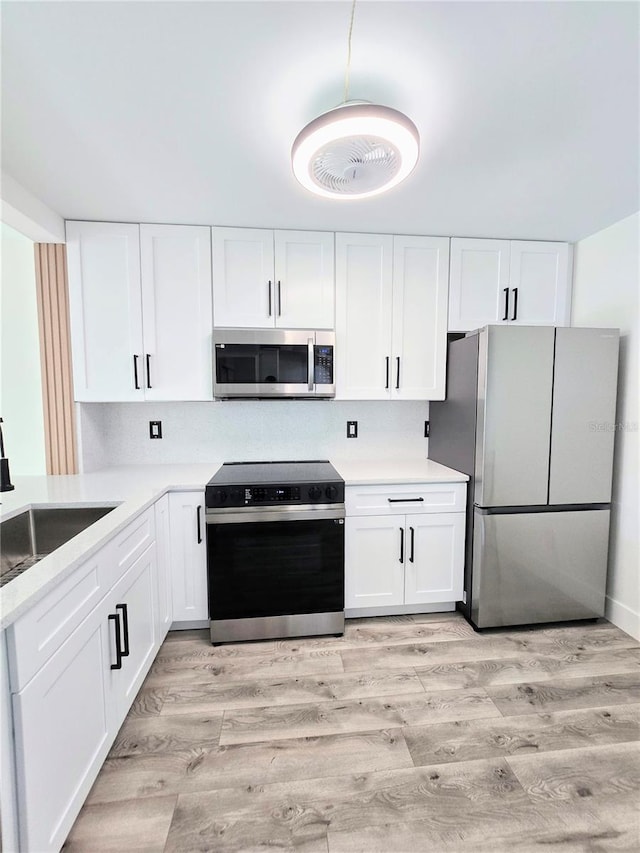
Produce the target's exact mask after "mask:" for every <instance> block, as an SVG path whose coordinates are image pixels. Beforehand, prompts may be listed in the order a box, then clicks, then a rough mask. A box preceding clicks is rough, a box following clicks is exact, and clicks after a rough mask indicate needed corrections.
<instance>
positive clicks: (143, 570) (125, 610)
mask: <svg viewBox="0 0 640 853" xmlns="http://www.w3.org/2000/svg"><path fill="white" fill-rule="evenodd" d="M156 571H157V567H156V547H155V544H153V545H151V546H150V547H149V548H148V549H147V550H146V551H145V552H144V554H142V555H141V556H140V557H138V559H137V560H136V562H135V563H134V564H133V566H131V568H130V569H129V570H128V572H127V573H126V575H125V576H124V577H123V578H122V580H121V581H120V582H119V583H118V585H117V586H116V587H115V588H114V589H113V591H112V593H111V596H110V598H109V599H108V609H109V612H110V613H115V614H118V615H119V620H120V621H119V624H120V635H121V642H122V647H123V648H124V649H125V651H128V655H126V656H125V657H123V658H122V669H120V670H113V671H112V673H111V676H112V677H111V684H112V687H113V689H114V692H115V694H116V696H117V700H116V702H117V713H118V725H119V724H120V723H121V722H122V720H124V718H125V716H126V715H127V712H128V710H129V708H130V707H131V705H132V704H133V700H134V699H135V698H136V693H137V692H138V690H139V689H140V686H141V684H142V682H143V681H144V677H145V675H146V674H147V672H148V670H149V667H150V666H151V664H152V662H153V658H154V656H155V652H156V647H155V638H156V622H157V618H158V616H157V612H158V582H157V574H156Z"/></svg>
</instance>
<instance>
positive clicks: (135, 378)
mask: <svg viewBox="0 0 640 853" xmlns="http://www.w3.org/2000/svg"><path fill="white" fill-rule="evenodd" d="M133 384H134V385H135V389H136V391H139V390H140V380H139V379H138V356H137V355H134V357H133Z"/></svg>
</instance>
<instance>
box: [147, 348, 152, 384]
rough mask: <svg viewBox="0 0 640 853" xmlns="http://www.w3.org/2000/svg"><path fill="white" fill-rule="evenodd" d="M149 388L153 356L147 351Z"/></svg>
mask: <svg viewBox="0 0 640 853" xmlns="http://www.w3.org/2000/svg"><path fill="white" fill-rule="evenodd" d="M147 388H151V356H150V355H149V353H147Z"/></svg>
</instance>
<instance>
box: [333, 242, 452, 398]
mask: <svg viewBox="0 0 640 853" xmlns="http://www.w3.org/2000/svg"><path fill="white" fill-rule="evenodd" d="M448 270H449V240H448V238H446V237H401V236H396V237H392V236H385V235H379V234H337V235H336V350H337V376H336V397H338V398H342V399H348V400H388V399H396V400H442V399H444V393H445V359H446V345H447V283H448V278H447V276H448Z"/></svg>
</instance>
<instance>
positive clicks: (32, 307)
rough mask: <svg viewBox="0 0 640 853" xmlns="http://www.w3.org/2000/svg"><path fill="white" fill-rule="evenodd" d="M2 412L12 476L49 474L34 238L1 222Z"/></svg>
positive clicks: (0, 384)
mask: <svg viewBox="0 0 640 853" xmlns="http://www.w3.org/2000/svg"><path fill="white" fill-rule="evenodd" d="M0 229H1V247H2V260H1V265H0V271H1V274H2V279H1V284H0V333H1V335H2V342H1V349H0V354H1V362H2V363H1V367H0V415H1V416H2V418H3V419H4V423H3V425H2V428H3V433H4V443H5V453H6V455H7V458H8V459H9V466H10V470H11V476H12V477H13V476H14V475H16V474H45V473H46V460H45V450H44V446H45V445H44V419H43V410H42V380H41V373H40V337H39V332H38V309H37V305H36V277H35V260H34V252H33V242H32V241H31V240H29V239H28V238H27V237H24V236H23V235H22V234H19V233H18V232H17V231H14V230H13V228H10V227H9V226H8V225H5V224H4V223H2V225H1V226H0Z"/></svg>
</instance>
